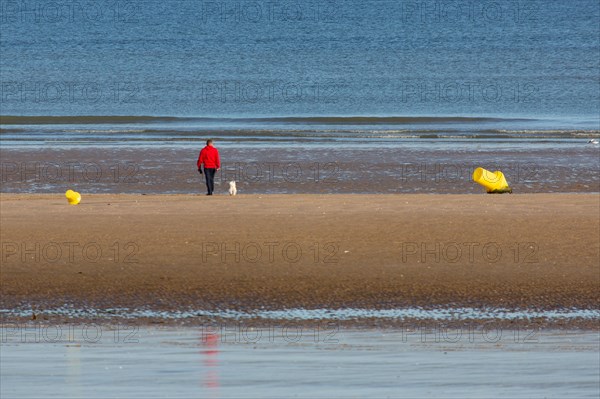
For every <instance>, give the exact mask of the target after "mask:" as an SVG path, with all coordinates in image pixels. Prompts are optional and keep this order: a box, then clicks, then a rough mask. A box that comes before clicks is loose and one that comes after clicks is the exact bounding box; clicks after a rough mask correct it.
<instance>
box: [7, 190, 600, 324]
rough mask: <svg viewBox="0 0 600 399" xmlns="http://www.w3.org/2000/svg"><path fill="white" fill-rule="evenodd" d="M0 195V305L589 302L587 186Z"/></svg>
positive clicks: (595, 251)
mask: <svg viewBox="0 0 600 399" xmlns="http://www.w3.org/2000/svg"><path fill="white" fill-rule="evenodd" d="M0 198H1V202H0V204H1V224H2V230H1V241H2V267H1V277H0V282H1V290H2V297H1V304H0V307H1V308H3V309H11V308H14V307H26V308H27V307H31V309H32V312H33V313H35V312H43V310H44V309H45V308H52V307H60V306H65V304H66V305H69V306H75V307H83V308H85V307H97V308H141V307H143V308H146V309H153V310H157V311H160V310H176V309H186V308H189V307H196V308H201V309H216V310H223V309H236V310H245V309H276V310H277V309H288V308H331V309H335V308H348V307H354V308H370V309H383V308H386V309H387V308H395V307H411V306H412V307H414V306H419V307H460V306H464V307H475V308H485V307H501V308H509V309H511V308H517V309H565V308H577V309H596V308H597V306H598V303H599V300H600V293H599V291H598V289H597V288H598V284H599V283H600V274H599V272H600V266H599V265H598V262H597V261H598V258H599V250H600V249H599V246H600V237H599V234H600V231H599V230H598V225H599V223H600V220H599V219H600V214H599V213H598V209H599V206H600V197H599V196H598V195H593V194H578V195H568V194H564V195H560V194H539V195H503V196H493V195H484V194H482V195H327V196H325V195H239V196H237V197H229V196H224V195H219V196H213V197H206V196H200V195H100V194H97V195H85V193H84V195H83V200H82V202H81V204H79V205H77V206H69V205H67V202H66V200H65V198H64V196H63V195H62V194H57V195H13V194H2V195H1V196H0ZM587 323H588V324H589V325H590V326H591V327H594V326H597V323H596V322H595V321H594V320H592V321H589V322H587Z"/></svg>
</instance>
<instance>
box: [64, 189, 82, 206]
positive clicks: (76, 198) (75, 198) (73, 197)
mask: <svg viewBox="0 0 600 399" xmlns="http://www.w3.org/2000/svg"><path fill="white" fill-rule="evenodd" d="M65 197H67V200H68V201H69V204H71V205H77V204H79V202H81V194H79V193H78V192H77V191H73V190H67V192H66V193H65Z"/></svg>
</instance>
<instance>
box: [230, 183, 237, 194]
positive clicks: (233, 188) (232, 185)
mask: <svg viewBox="0 0 600 399" xmlns="http://www.w3.org/2000/svg"><path fill="white" fill-rule="evenodd" d="M229 195H237V188H236V187H235V182H234V181H230V182H229Z"/></svg>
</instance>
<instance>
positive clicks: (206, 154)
mask: <svg viewBox="0 0 600 399" xmlns="http://www.w3.org/2000/svg"><path fill="white" fill-rule="evenodd" d="M196 164H197V165H198V169H200V166H202V164H204V167H205V168H208V169H215V168H216V169H219V168H220V167H221V159H220V158H219V150H217V149H216V148H215V147H213V146H210V145H207V146H206V147H204V148H203V149H202V150H201V151H200V154H199V155H198V162H197V163H196Z"/></svg>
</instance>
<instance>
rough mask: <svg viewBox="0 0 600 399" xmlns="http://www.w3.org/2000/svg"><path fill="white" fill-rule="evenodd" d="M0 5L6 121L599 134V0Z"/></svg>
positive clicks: (62, 0)
mask: <svg viewBox="0 0 600 399" xmlns="http://www.w3.org/2000/svg"><path fill="white" fill-rule="evenodd" d="M0 3H1V5H2V7H1V9H0V11H1V15H0V21H1V25H0V50H1V52H2V57H1V58H0V80H1V82H2V93H1V94H2V96H1V99H2V102H1V105H2V111H1V114H2V115H152V116H155V115H168V116H188V117H190V116H193V117H211V118H220V117H232V118H240V117H242V118H247V117H281V116H284V117H289V116H309V117H314V116H332V115H335V116H354V115H364V116H398V115H400V116H428V117H430V116H449V115H452V116H484V117H502V118H507V117H509V118H529V119H542V120H543V121H546V122H547V123H545V124H544V123H543V124H542V125H544V126H545V127H547V128H555V127H556V126H559V127H560V128H570V129H596V130H597V129H598V128H599V127H598V123H599V113H600V92H599V90H598V85H599V84H600V80H599V73H600V44H599V40H598V39H599V35H600V26H599V24H598V21H599V19H600V5H599V3H598V2H597V1H596V0H578V1H573V2H568V1H558V0H552V1H535V0H527V1H486V0H484V1H467V0H465V1H463V0H460V1H453V0H449V1H432V0H426V1H421V0H419V1H385V0H383V1H380V0H360V1H358V0H344V1H328V2H311V1H308V2H304V1H236V0H222V1H216V2H213V1H211V2H205V1H197V0H190V1H188V0H176V1H162V0H142V1H125V0H116V1H115V0H100V1H97V0H94V1H91V0H57V1H24V2H21V1H10V0H2V1H1V2H0ZM447 123H449V122H447ZM523 126H524V127H528V126H529V125H528V124H527V123H526V122H525V123H524V124H523ZM535 126H538V127H539V123H537V124H536V125H535ZM513 127H514V126H513Z"/></svg>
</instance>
